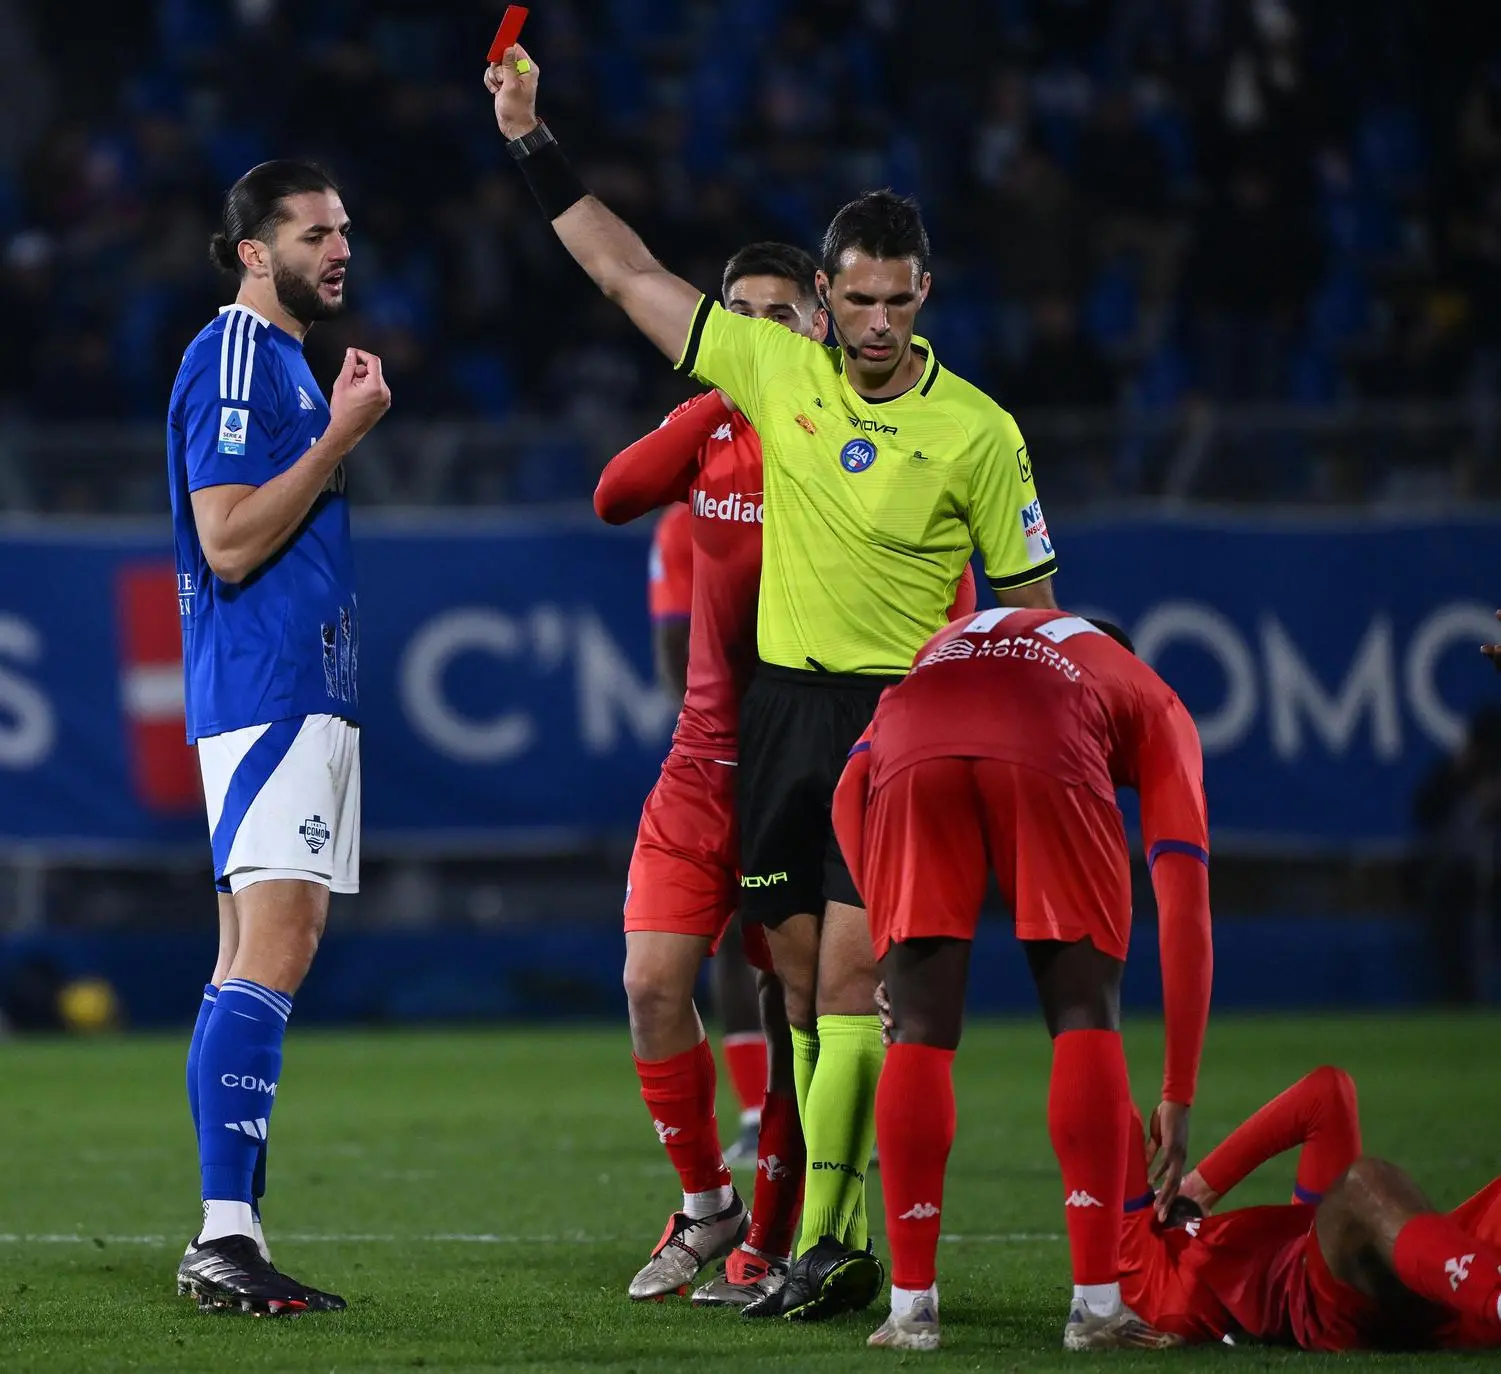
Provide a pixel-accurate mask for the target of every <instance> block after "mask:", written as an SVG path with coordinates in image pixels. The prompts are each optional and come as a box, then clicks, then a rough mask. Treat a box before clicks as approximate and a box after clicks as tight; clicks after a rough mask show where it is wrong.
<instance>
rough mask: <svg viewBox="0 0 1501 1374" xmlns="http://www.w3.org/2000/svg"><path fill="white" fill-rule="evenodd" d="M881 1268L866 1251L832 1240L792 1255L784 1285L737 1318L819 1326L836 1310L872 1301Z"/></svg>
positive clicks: (854, 1308) (880, 1280)
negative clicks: (774, 1318)
mask: <svg viewBox="0 0 1501 1374" xmlns="http://www.w3.org/2000/svg"><path fill="white" fill-rule="evenodd" d="M885 1282H886V1269H885V1266H884V1265H882V1263H881V1261H880V1260H878V1259H877V1258H876V1257H875V1254H874V1253H873V1252H872V1251H871V1250H870V1248H869V1247H867V1248H866V1249H864V1250H851V1249H850V1248H849V1246H847V1245H845V1244H844V1242H843V1241H840V1240H836V1239H835V1238H834V1237H833V1236H823V1237H821V1238H820V1240H819V1242H818V1244H817V1245H815V1246H814V1247H813V1248H812V1249H811V1250H809V1251H807V1252H806V1253H805V1254H803V1255H801V1256H799V1257H798V1259H797V1260H796V1261H795V1262H794V1263H793V1265H792V1268H791V1269H790V1270H789V1271H788V1273H787V1282H786V1283H784V1284H783V1285H782V1286H781V1287H780V1288H779V1289H777V1291H776V1292H775V1293H771V1294H769V1295H768V1296H766V1297H764V1298H762V1299H761V1300H760V1301H759V1302H753V1303H751V1305H750V1306H749V1307H747V1308H745V1309H744V1311H743V1312H742V1313H741V1315H742V1316H745V1317H750V1318H756V1317H781V1318H782V1319H783V1320H784V1321H790V1322H821V1321H827V1320H828V1319H829V1318H830V1317H837V1316H838V1315H839V1314H840V1313H841V1312H859V1311H860V1310H862V1309H863V1308H866V1307H869V1306H870V1305H871V1303H873V1302H874V1301H875V1300H876V1297H877V1295H878V1294H879V1293H880V1291H881V1288H882V1285H884V1284H885Z"/></svg>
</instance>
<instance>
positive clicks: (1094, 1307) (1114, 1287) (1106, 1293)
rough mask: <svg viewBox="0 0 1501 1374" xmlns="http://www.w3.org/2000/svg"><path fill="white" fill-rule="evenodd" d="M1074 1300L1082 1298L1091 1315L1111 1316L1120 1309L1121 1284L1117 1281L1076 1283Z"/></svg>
mask: <svg viewBox="0 0 1501 1374" xmlns="http://www.w3.org/2000/svg"><path fill="white" fill-rule="evenodd" d="M1074 1298H1075V1300H1080V1299H1082V1300H1083V1303H1084V1306H1085V1307H1086V1308H1087V1309H1088V1311H1089V1312H1090V1314H1091V1315H1092V1316H1096V1317H1113V1316H1114V1315H1115V1314H1116V1313H1117V1312H1119V1311H1120V1307H1121V1286H1120V1284H1118V1283H1076V1284H1075V1285H1074Z"/></svg>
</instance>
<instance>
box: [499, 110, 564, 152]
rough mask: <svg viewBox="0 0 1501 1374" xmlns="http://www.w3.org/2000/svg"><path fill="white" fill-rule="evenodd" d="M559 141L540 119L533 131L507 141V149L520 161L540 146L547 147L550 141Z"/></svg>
mask: <svg viewBox="0 0 1501 1374" xmlns="http://www.w3.org/2000/svg"><path fill="white" fill-rule="evenodd" d="M557 141H558V140H557V139H555V138H554V137H553V136H552V130H551V129H549V128H548V127H547V125H546V124H543V123H542V122H541V121H540V120H539V121H538V123H537V127H536V128H535V129H533V130H532V131H531V133H529V134H522V135H521V137H520V138H513V139H510V140H509V141H508V142H507V143H506V151H507V152H508V153H510V155H511V156H512V157H513V158H515V159H516V161H517V162H520V161H521V160H522V158H526V157H530V156H531V155H532V154H533V153H535V152H536V151H537V150H538V149H539V148H545V147H547V145H548V144H549V143H556V142H557Z"/></svg>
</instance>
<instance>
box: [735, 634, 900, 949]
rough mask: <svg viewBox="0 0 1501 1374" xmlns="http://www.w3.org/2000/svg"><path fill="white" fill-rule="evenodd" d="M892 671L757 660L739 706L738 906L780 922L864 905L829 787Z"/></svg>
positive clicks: (754, 917) (753, 917)
mask: <svg viewBox="0 0 1501 1374" xmlns="http://www.w3.org/2000/svg"><path fill="white" fill-rule="evenodd" d="M896 681H899V679H898V678H894V677H868V676H864V675H862V676H858V677H854V676H845V675H843V674H840V673H820V672H804V671H801V670H799V669H796V668H780V667H776V666H775V665H773V664H768V663H761V664H759V665H757V668H756V676H755V677H754V678H753V679H752V680H751V684H750V686H749V687H748V688H747V690H746V693H745V698H744V700H743V702H742V703H741V707H740V767H739V770H738V777H739V796H738V805H739V810H740V873H741V878H740V889H741V891H740V899H741V900H740V911H741V915H742V916H743V918H744V919H746V920H749V921H759V922H760V923H761V924H762V925H766V926H772V927H775V926H778V925H780V924H781V923H782V922H783V921H785V920H786V919H787V918H788V917H789V916H796V915H798V914H799V913H800V912H810V913H812V914H813V915H822V914H823V909H824V903H825V902H848V903H849V904H851V905H852V906H862V905H864V903H863V902H862V901H861V899H860V894H859V893H858V892H857V891H856V890H855V884H854V880H853V879H852V878H851V877H850V872H849V869H848V868H847V867H846V866H845V862H844V856H843V855H842V854H841V853H840V852H839V842H838V840H836V839H835V838H834V825H833V820H832V816H831V813H832V809H833V802H834V788H835V787H836V786H837V785H838V783H839V775H840V774H841V773H842V772H843V771H844V765H845V761H846V760H847V759H848V758H849V752H850V749H851V748H852V747H853V745H854V743H855V741H856V740H857V739H859V738H860V735H861V734H862V733H863V732H864V730H865V727H866V726H867V725H869V724H870V720H871V717H872V716H873V715H875V713H876V702H877V701H879V700H880V696H881V692H882V690H883V689H884V688H886V687H888V686H889V685H890V684H891V683H893V682H896Z"/></svg>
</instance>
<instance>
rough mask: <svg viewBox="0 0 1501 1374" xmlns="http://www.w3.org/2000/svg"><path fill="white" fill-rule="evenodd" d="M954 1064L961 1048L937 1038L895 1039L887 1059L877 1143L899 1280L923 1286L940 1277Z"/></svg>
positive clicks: (903, 1284) (878, 1099) (879, 1092)
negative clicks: (925, 1041)
mask: <svg viewBox="0 0 1501 1374" xmlns="http://www.w3.org/2000/svg"><path fill="white" fill-rule="evenodd" d="M953 1070H954V1052H953V1050H938V1049H934V1048H933V1047H932V1046H931V1045H893V1046H892V1047H891V1048H890V1049H889V1050H887V1051H886V1062H885V1063H884V1064H883V1065H882V1066H881V1079H880V1082H879V1083H878V1084H877V1086H876V1147H877V1149H879V1150H880V1153H881V1193H882V1195H883V1196H884V1197H885V1199H886V1243H887V1244H888V1245H890V1246H891V1282H892V1284H893V1285H894V1286H895V1287H897V1288H908V1289H912V1290H915V1291H920V1290H922V1289H924V1288H931V1287H932V1286H933V1285H934V1283H936V1282H937V1281H938V1232H939V1229H940V1223H941V1215H940V1213H941V1210H942V1207H943V1175H944V1171H945V1170H946V1169H947V1168H948V1162H949V1151H950V1150H951V1149H952V1148H953V1145H954V1122H955V1110H954V1072H953ZM1116 1210H1117V1211H1119V1210H1120V1209H1119V1207H1117V1209H1116Z"/></svg>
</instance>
